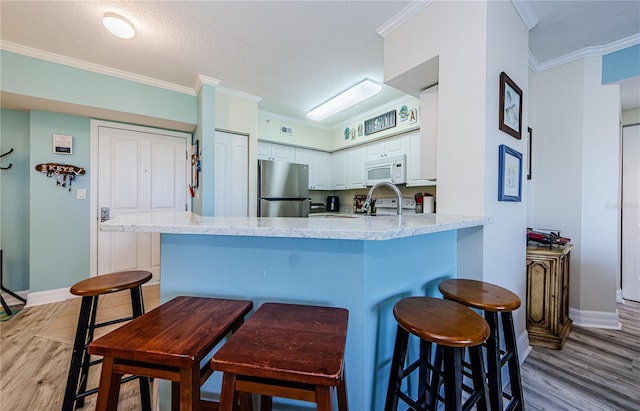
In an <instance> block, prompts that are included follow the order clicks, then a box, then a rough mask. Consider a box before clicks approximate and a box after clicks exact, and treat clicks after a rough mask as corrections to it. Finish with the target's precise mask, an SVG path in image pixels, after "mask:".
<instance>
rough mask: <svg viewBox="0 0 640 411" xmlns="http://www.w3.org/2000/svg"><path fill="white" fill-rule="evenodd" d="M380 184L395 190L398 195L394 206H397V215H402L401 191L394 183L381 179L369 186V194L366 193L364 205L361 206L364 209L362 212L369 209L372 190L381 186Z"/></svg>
mask: <svg viewBox="0 0 640 411" xmlns="http://www.w3.org/2000/svg"><path fill="white" fill-rule="evenodd" d="M382 186H387V187H389V188H391V189H392V190H393V191H395V193H396V195H397V196H398V203H397V204H396V207H398V215H402V193H401V192H400V190H399V189H398V187H397V186H396V185H395V184H391V183H388V182H386V181H382V182H380V183H377V184H376V185H374V186H373V187H371V190H369V194H367V198H366V200H364V205H363V206H362V209H363V210H364V212H365V213H367V212H368V211H369V207H370V206H371V197H373V192H374V191H376V190H377V189H378V187H382Z"/></svg>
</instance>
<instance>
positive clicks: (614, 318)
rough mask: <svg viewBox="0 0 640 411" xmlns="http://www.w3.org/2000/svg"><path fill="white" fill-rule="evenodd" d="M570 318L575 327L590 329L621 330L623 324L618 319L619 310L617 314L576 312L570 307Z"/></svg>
mask: <svg viewBox="0 0 640 411" xmlns="http://www.w3.org/2000/svg"><path fill="white" fill-rule="evenodd" d="M569 317H570V318H571V319H572V320H573V325H578V326H580V327H588V328H605V329H609V330H621V329H622V324H621V323H620V321H619V318H618V310H616V311H615V312H613V313H612V312H606V311H588V310H576V309H575V308H571V307H569Z"/></svg>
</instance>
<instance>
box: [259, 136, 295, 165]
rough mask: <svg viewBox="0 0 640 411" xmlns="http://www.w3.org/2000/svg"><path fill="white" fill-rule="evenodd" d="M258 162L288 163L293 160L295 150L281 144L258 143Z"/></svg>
mask: <svg viewBox="0 0 640 411" xmlns="http://www.w3.org/2000/svg"><path fill="white" fill-rule="evenodd" d="M258 160H274V161H288V162H290V163H292V162H294V160H295V149H294V148H293V147H291V146H285V145H283V144H275V143H266V142H264V141H258Z"/></svg>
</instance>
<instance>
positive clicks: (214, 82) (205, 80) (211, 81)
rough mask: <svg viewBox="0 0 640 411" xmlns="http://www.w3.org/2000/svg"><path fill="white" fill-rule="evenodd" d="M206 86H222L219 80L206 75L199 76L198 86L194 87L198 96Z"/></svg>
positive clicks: (197, 79) (197, 78)
mask: <svg viewBox="0 0 640 411" xmlns="http://www.w3.org/2000/svg"><path fill="white" fill-rule="evenodd" d="M204 84H206V85H208V86H213V87H217V86H218V84H220V80H218V79H217V78H213V77H207V76H205V75H202V74H198V77H196V84H195V85H194V86H193V91H194V93H195V94H196V95H198V93H200V89H202V86H203V85H204Z"/></svg>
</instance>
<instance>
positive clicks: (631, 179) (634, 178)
mask: <svg viewBox="0 0 640 411" xmlns="http://www.w3.org/2000/svg"><path fill="white" fill-rule="evenodd" d="M639 204H640V125H636V126H631V127H624V128H623V129H622V297H623V298H626V299H629V300H634V301H640V210H638V208H639V207H638V205H639Z"/></svg>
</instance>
